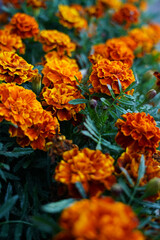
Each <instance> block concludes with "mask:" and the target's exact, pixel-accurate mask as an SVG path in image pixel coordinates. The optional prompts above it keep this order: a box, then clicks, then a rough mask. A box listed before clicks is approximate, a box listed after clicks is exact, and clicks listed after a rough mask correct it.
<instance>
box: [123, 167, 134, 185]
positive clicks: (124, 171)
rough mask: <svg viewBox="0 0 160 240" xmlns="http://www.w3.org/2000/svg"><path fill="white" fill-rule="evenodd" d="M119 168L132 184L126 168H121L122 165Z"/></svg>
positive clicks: (131, 183)
mask: <svg viewBox="0 0 160 240" xmlns="http://www.w3.org/2000/svg"><path fill="white" fill-rule="evenodd" d="M120 169H121V171H122V172H123V173H124V175H125V177H126V178H127V180H128V182H129V184H130V185H131V186H134V183H133V181H132V178H131V177H130V175H129V173H128V172H127V170H126V169H125V168H123V167H120Z"/></svg>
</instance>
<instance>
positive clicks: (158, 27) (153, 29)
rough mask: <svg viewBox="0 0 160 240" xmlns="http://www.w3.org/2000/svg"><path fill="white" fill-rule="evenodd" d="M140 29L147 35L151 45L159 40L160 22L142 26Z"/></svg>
mask: <svg viewBox="0 0 160 240" xmlns="http://www.w3.org/2000/svg"><path fill="white" fill-rule="evenodd" d="M142 31H143V32H144V33H146V34H147V35H148V37H149V38H150V39H151V41H152V42H153V45H155V44H157V43H158V42H159V41H160V24H154V23H153V24H149V25H147V26H143V27H142Z"/></svg>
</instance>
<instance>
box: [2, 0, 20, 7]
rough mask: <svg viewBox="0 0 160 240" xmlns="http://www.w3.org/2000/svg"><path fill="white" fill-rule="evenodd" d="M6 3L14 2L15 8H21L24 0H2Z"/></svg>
mask: <svg viewBox="0 0 160 240" xmlns="http://www.w3.org/2000/svg"><path fill="white" fill-rule="evenodd" d="M2 2H3V4H4V5H10V4H12V5H13V7H15V8H20V7H21V4H22V3H23V2H24V0H2Z"/></svg>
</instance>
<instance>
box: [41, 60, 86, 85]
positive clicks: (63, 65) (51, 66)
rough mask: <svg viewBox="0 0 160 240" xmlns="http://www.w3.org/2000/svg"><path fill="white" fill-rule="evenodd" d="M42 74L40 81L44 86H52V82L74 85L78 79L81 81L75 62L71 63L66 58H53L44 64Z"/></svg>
mask: <svg viewBox="0 0 160 240" xmlns="http://www.w3.org/2000/svg"><path fill="white" fill-rule="evenodd" d="M42 73H43V74H44V77H43V81H42V83H43V84H44V85H45V86H46V87H51V88H52V87H54V84H61V83H65V84H69V85H72V86H76V85H77V84H78V83H77V81H76V78H75V76H76V77H77V79H78V81H81V79H82V74H81V72H79V71H78V69H77V66H76V65H75V64H73V65H71V63H70V62H69V61H68V60H65V59H58V58H55V59H53V60H52V61H49V62H47V63H46V64H45V66H44V69H43V70H42Z"/></svg>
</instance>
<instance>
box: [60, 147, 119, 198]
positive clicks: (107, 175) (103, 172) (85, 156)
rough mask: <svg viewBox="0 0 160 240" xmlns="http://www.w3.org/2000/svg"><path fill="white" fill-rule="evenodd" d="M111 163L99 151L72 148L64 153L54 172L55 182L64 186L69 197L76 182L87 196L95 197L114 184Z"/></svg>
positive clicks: (112, 161) (110, 158)
mask: <svg viewBox="0 0 160 240" xmlns="http://www.w3.org/2000/svg"><path fill="white" fill-rule="evenodd" d="M113 163H114V159H113V158H112V157H111V156H110V155H109V154H103V153H102V152H101V151H99V150H91V149H89V148H84V149H82V150H78V149H77V148H74V149H72V150H70V151H67V152H64V154H63V160H61V162H60V163H59V165H58V166H57V167H56V170H55V180H56V181H59V182H62V183H64V184H66V185H67V186H68V188H69V190H70V193H71V195H72V194H73V193H72V191H73V186H74V185H73V184H75V183H76V182H81V183H82V185H83V187H84V189H85V191H86V192H87V193H88V194H89V195H91V196H93V195H97V194H100V193H102V192H103V191H104V190H105V189H106V188H107V189H110V188H111V186H112V185H113V184H114V183H115V178H114V176H113V175H112V174H113V172H114V166H113Z"/></svg>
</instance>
